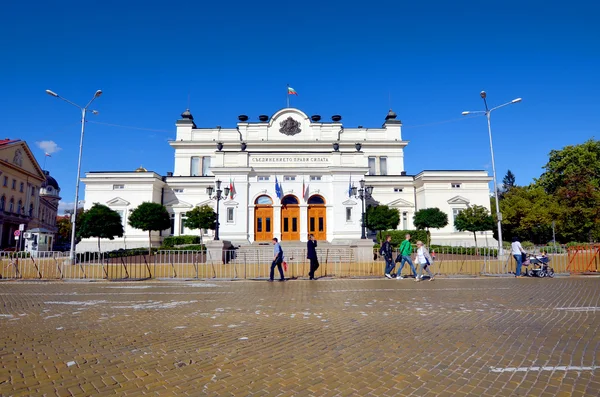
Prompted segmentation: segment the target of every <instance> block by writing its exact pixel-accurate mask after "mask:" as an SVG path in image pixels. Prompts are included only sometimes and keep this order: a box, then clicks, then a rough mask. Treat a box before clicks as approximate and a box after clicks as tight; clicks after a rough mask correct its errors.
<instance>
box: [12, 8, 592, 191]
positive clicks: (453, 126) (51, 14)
mask: <svg viewBox="0 0 600 397" xmlns="http://www.w3.org/2000/svg"><path fill="white" fill-rule="evenodd" d="M598 15H600V6H599V5H598V4H597V3H596V2H592V1H585V2H584V1H579V0H575V1H569V2H562V1H560V2H559V1H512V0H511V1H502V2H499V1H488V2H481V1H458V2H449V1H445V0H444V1H424V2H417V1H411V2H406V1H373V2H348V1H337V0H336V1H322V0H321V1H313V0H305V1H302V2H282V1H255V2H247V1H229V2H212V1H210V2H209V1H200V2H192V1H186V2H181V1H171V2H164V1H156V0H151V1H143V2H142V1H125V2H123V1H102V2H100V1H88V2H81V1H79V2H72V1H61V2H47V1H40V0H37V1H29V2H7V3H6V4H3V6H2V11H1V12H0V37H1V39H0V42H1V44H2V45H1V47H0V49H1V51H0V61H1V62H0V65H1V66H0V71H1V73H0V87H1V89H2V95H1V96H0V130H1V131H2V135H3V136H2V138H4V137H10V138H21V139H24V140H26V141H27V142H28V143H29V145H30V146H31V148H32V150H33V151H34V153H35V154H36V156H38V160H39V161H40V163H43V161H44V158H43V156H44V150H43V149H40V148H39V147H38V146H37V145H36V142H41V141H52V142H54V143H56V144H57V145H58V148H60V150H58V151H56V152H55V153H53V154H52V158H50V159H48V162H47V167H46V168H48V169H49V170H50V172H51V173H52V175H54V176H55V177H56V178H57V180H58V181H59V183H60V185H61V187H62V192H61V193H62V197H63V201H64V202H72V201H73V196H74V191H75V186H74V185H75V176H76V166H77V151H78V145H79V128H80V127H79V117H80V114H79V111H78V110H77V109H76V108H74V107H70V106H69V105H67V104H66V103H64V102H62V101H60V100H57V99H55V98H52V97H50V96H48V95H46V94H45V93H44V90H45V89H51V90H53V91H55V92H57V93H59V94H60V95H62V96H64V97H66V98H68V99H70V100H72V101H74V102H76V103H79V104H82V105H84V104H85V103H87V101H88V100H89V99H90V98H91V97H92V95H93V93H94V92H95V91H96V90H97V89H102V90H103V91H104V94H103V95H102V97H100V98H99V99H97V100H96V102H95V104H94V108H95V109H97V110H99V111H100V115H98V116H90V120H91V121H97V122H101V123H108V124H117V125H125V126H133V127H138V128H145V129H149V130H156V131H148V130H142V129H131V128H122V127H113V126H108V125H103V124H93V123H91V122H90V123H88V124H87V127H86V137H85V143H84V157H83V165H82V173H83V172H87V171H90V170H94V171H98V170H134V169H135V168H137V167H139V166H140V165H143V166H144V167H146V168H148V169H149V170H153V171H156V172H158V173H160V174H165V173H166V172H167V171H171V170H172V169H173V151H172V149H171V148H170V146H169V145H168V143H167V140H169V139H171V138H173V137H174V136H175V126H174V123H175V121H176V120H177V119H178V118H179V115H180V114H181V112H182V111H183V110H185V108H186V107H187V103H188V94H190V95H191V100H190V107H191V111H192V113H193V115H194V117H195V120H196V123H197V125H198V126H201V127H210V126H216V125H221V126H223V127H233V126H235V124H236V122H237V116H238V115H239V114H247V115H249V116H250V117H252V118H254V119H256V118H257V116H258V115H259V114H269V115H270V114H273V113H274V112H275V111H276V110H278V109H279V108H281V107H283V106H284V105H285V89H286V84H287V83H289V84H290V85H291V86H292V87H294V88H295V89H296V90H297V91H298V93H299V96H298V97H297V98H296V97H294V98H293V105H294V106H296V107H298V108H300V109H302V110H304V111H305V112H306V113H308V114H309V115H310V114H315V113H318V114H321V115H322V116H323V117H324V118H327V119H328V118H329V117H330V116H331V115H332V114H341V115H342V116H343V122H344V124H345V125H346V126H358V125H363V126H374V127H377V126H380V125H381V124H382V122H383V120H384V117H385V115H386V113H387V110H388V107H389V93H391V104H392V108H393V109H394V110H395V111H396V112H397V113H398V116H399V118H400V119H401V120H402V122H403V123H404V130H403V138H404V139H407V140H410V144H409V146H408V148H407V149H406V152H405V160H406V170H407V171H408V173H409V174H414V173H417V172H419V171H421V170H423V169H488V170H489V171H490V173H491V166H490V163H491V161H490V152H489V144H488V135H487V127H486V122H485V118H484V117H480V118H473V119H468V118H463V117H462V116H461V112H462V111H463V110H480V109H482V107H483V103H482V101H481V99H480V97H479V92H480V91H481V90H486V91H487V92H488V100H489V104H490V105H492V106H493V105H498V104H501V103H504V102H507V101H510V100H512V99H513V98H517V97H522V98H523V102H522V103H519V104H516V105H511V106H509V107H506V108H503V109H501V110H499V111H498V112H495V113H493V116H492V127H493V132H494V146H495V151H496V166H497V169H498V175H499V179H501V178H502V176H503V175H504V174H505V172H506V170H507V169H509V168H510V169H511V170H512V171H513V172H514V173H515V174H516V177H517V183H518V184H527V183H529V182H531V181H532V179H533V178H535V177H538V176H539V175H540V173H541V171H542V169H541V167H542V166H543V165H544V164H545V162H546V159H547V154H548V152H549V151H550V150H551V149H554V148H561V147H563V146H565V145H569V144H577V143H581V142H584V141H585V140H587V139H589V138H591V137H593V136H595V137H596V138H598V137H599V136H600V134H599V133H598V128H599V127H598V125H599V124H600V116H599V115H600V99H599V98H600V95H598V91H599V88H600V77H599V71H600V44H599V41H598V40H599V39H600V23H598ZM47 147H50V148H52V143H50V144H48V146H47ZM82 188H83V185H82Z"/></svg>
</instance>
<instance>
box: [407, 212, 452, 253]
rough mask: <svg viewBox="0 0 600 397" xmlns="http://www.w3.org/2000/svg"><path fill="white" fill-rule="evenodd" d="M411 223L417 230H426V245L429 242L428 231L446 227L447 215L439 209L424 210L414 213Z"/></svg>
mask: <svg viewBox="0 0 600 397" xmlns="http://www.w3.org/2000/svg"><path fill="white" fill-rule="evenodd" d="M413 223H414V225H415V227H416V228H417V229H419V230H423V229H425V230H427V242H426V243H427V245H429V240H431V235H430V233H429V229H431V228H433V229H441V228H443V227H446V225H448V214H446V213H445V212H444V211H442V210H440V209H439V208H435V207H434V208H424V209H422V210H419V211H417V212H415V215H414V216H413Z"/></svg>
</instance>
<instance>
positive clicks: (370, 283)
mask: <svg viewBox="0 0 600 397" xmlns="http://www.w3.org/2000/svg"><path fill="white" fill-rule="evenodd" d="M0 302H1V304H0V331H1V336H0V338H1V339H0V347H1V349H0V357H1V360H0V363H1V365H0V366H1V368H0V394H2V395H3V396H11V395H14V396H25V395H35V396H41V395H48V396H54V395H59V396H69V395H76V396H90V395H126V396H128V395H161V396H176V395H177V396H178V395H183V396H186V395H190V396H204V395H206V396H232V395H235V396H350V395H352V396H404V395H415V396H455V395H456V396H463V395H472V396H557V395H558V396H584V395H585V396H598V395H600V278H562V279H561V278H555V279H512V278H511V279H442V280H436V281H434V282H427V281H424V282H421V283H415V282H414V281H413V280H383V279H381V280H319V281H315V282H310V281H288V282H285V283H278V282H275V283H267V282H258V281H254V282H252V281H237V282H199V281H198V282H158V281H153V282H137V283H106V282H97V283H73V282H65V283H50V282H47V283H44V282H1V283H0Z"/></svg>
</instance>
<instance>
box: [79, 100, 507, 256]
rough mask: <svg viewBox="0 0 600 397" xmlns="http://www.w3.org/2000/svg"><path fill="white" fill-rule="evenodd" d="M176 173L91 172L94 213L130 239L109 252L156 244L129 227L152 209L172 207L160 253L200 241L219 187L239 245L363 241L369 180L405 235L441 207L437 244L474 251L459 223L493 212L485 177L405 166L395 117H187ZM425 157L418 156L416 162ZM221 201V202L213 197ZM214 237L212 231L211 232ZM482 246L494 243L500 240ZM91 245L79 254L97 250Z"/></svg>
mask: <svg viewBox="0 0 600 397" xmlns="http://www.w3.org/2000/svg"><path fill="white" fill-rule="evenodd" d="M176 129H177V134H176V138H175V140H173V141H170V142H169V144H170V145H171V147H172V148H173V149H174V166H173V171H172V172H169V173H167V175H159V174H157V173H155V172H152V171H147V170H145V169H144V168H141V167H140V169H138V170H136V171H130V172H127V171H125V172H89V173H87V174H86V177H85V178H84V179H83V182H84V183H85V205H86V209H87V208H88V207H90V206H91V205H93V203H96V202H98V203H102V204H106V205H108V206H109V207H110V208H112V209H115V210H116V211H118V212H119V213H120V214H121V216H122V219H123V224H124V226H125V236H124V237H123V238H121V239H118V238H117V239H115V240H107V241H106V242H102V246H103V247H105V248H106V249H117V248H133V247H142V246H148V243H149V242H148V234H147V233H146V232H143V231H141V230H135V229H132V228H131V227H130V226H129V225H128V224H127V219H128V215H129V213H130V212H131V211H132V210H133V209H134V208H135V207H137V206H138V205H139V204H141V203H142V202H144V201H153V202H156V203H161V204H163V205H164V206H165V207H166V208H167V210H168V211H169V213H170V215H171V227H170V229H168V230H164V231H162V232H160V233H158V232H156V233H154V234H153V235H152V241H151V243H152V244H153V245H158V244H160V242H161V239H162V238H164V237H166V236H169V235H197V234H198V233H199V232H200V231H198V230H188V229H187V228H186V227H185V226H184V220H185V219H186V213H187V212H188V211H190V210H191V209H193V208H194V207H196V206H201V205H205V204H206V205H209V206H211V207H213V209H215V211H216V210H217V207H216V204H217V202H216V201H215V200H214V199H213V198H211V197H209V195H208V193H207V188H208V187H209V186H213V187H214V186H215V184H216V183H217V181H219V182H220V184H221V190H224V189H223V188H224V187H225V186H226V187H228V188H230V190H231V194H230V195H229V196H227V197H224V198H223V199H222V200H221V201H220V202H219V207H218V210H219V211H218V213H219V224H220V231H219V234H220V238H221V240H227V241H231V242H232V243H234V244H244V245H247V244H257V243H264V242H269V241H270V240H271V239H272V238H273V237H277V238H278V239H280V240H282V241H283V242H284V243H285V242H293V241H297V242H305V241H306V240H307V236H308V234H309V233H310V234H314V235H315V237H316V238H317V240H320V241H326V242H329V243H331V244H351V243H352V242H353V241H356V240H358V239H360V238H361V215H362V202H361V200H360V199H359V198H357V197H355V196H354V195H352V194H351V193H352V192H351V187H352V186H355V187H358V186H359V183H360V181H361V180H364V181H365V184H366V185H368V186H373V193H372V197H370V198H369V199H368V200H367V201H366V202H365V205H366V206H369V205H381V204H384V205H388V206H390V207H393V208H396V209H398V211H399V212H400V215H401V216H400V222H399V224H398V226H397V227H398V229H413V228H414V226H413V221H412V220H413V215H414V213H415V212H416V211H418V210H419V209H422V208H430V207H438V208H440V209H441V210H442V211H445V212H446V213H447V214H448V217H449V221H450V223H449V225H448V226H447V227H445V228H444V229H441V230H432V241H433V243H437V244H471V243H473V236H472V234H471V233H466V232H458V231H456V230H454V227H453V220H454V217H455V216H456V215H457V214H458V213H459V212H460V211H461V210H462V209H464V208H467V207H469V206H470V205H474V204H477V205H481V206H484V207H486V208H488V209H489V207H490V200H489V197H490V196H489V182H490V181H491V178H490V177H489V176H488V174H487V172H486V171H481V170H468V171H443V170H441V171H423V172H420V173H418V174H416V175H408V174H407V173H406V171H405V167H404V155H405V149H406V147H407V146H408V144H409V141H408V140H406V139H405V138H404V137H403V134H402V123H401V122H400V120H398V119H397V115H396V114H395V113H394V112H393V111H391V110H390V111H389V113H388V114H387V115H386V116H385V119H384V120H383V123H382V125H381V126H379V127H358V128H348V127H345V126H344V125H343V124H342V117H341V116H340V115H333V116H332V117H331V119H330V120H323V119H322V118H321V116H320V115H312V116H308V115H307V114H306V113H304V112H302V111H301V110H299V109H295V108H284V109H281V110H279V111H277V112H276V113H275V114H273V115H272V116H267V115H261V116H259V117H258V119H257V120H250V119H249V117H248V116H246V115H240V116H239V117H238V122H237V125H236V126H235V127H234V128H222V127H211V128H202V127H199V126H197V124H196V120H194V117H193V116H192V114H191V112H190V111H189V110H186V111H185V112H184V113H183V114H182V115H181V119H179V120H178V121H177V123H176ZM415 157H416V156H415ZM213 195H214V194H213ZM202 233H203V234H204V235H205V238H210V237H211V236H212V235H213V231H211V230H205V231H202ZM478 240H480V241H483V242H485V241H487V243H488V244H489V245H494V244H495V241H494V240H493V238H492V234H491V232H488V233H483V235H482V238H478ZM96 246H97V242H96V241H95V240H93V239H89V240H83V241H82V242H81V243H80V244H79V245H78V247H77V249H78V250H80V251H81V250H94V249H95V247H96Z"/></svg>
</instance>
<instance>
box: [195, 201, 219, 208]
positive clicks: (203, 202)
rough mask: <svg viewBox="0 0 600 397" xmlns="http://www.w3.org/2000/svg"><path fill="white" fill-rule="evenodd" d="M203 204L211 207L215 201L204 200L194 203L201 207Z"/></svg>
mask: <svg viewBox="0 0 600 397" xmlns="http://www.w3.org/2000/svg"><path fill="white" fill-rule="evenodd" d="M203 205H208V206H209V207H211V208H214V206H215V202H214V200H204V201H202V202H199V203H197V204H196V207H202V206H203Z"/></svg>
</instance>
